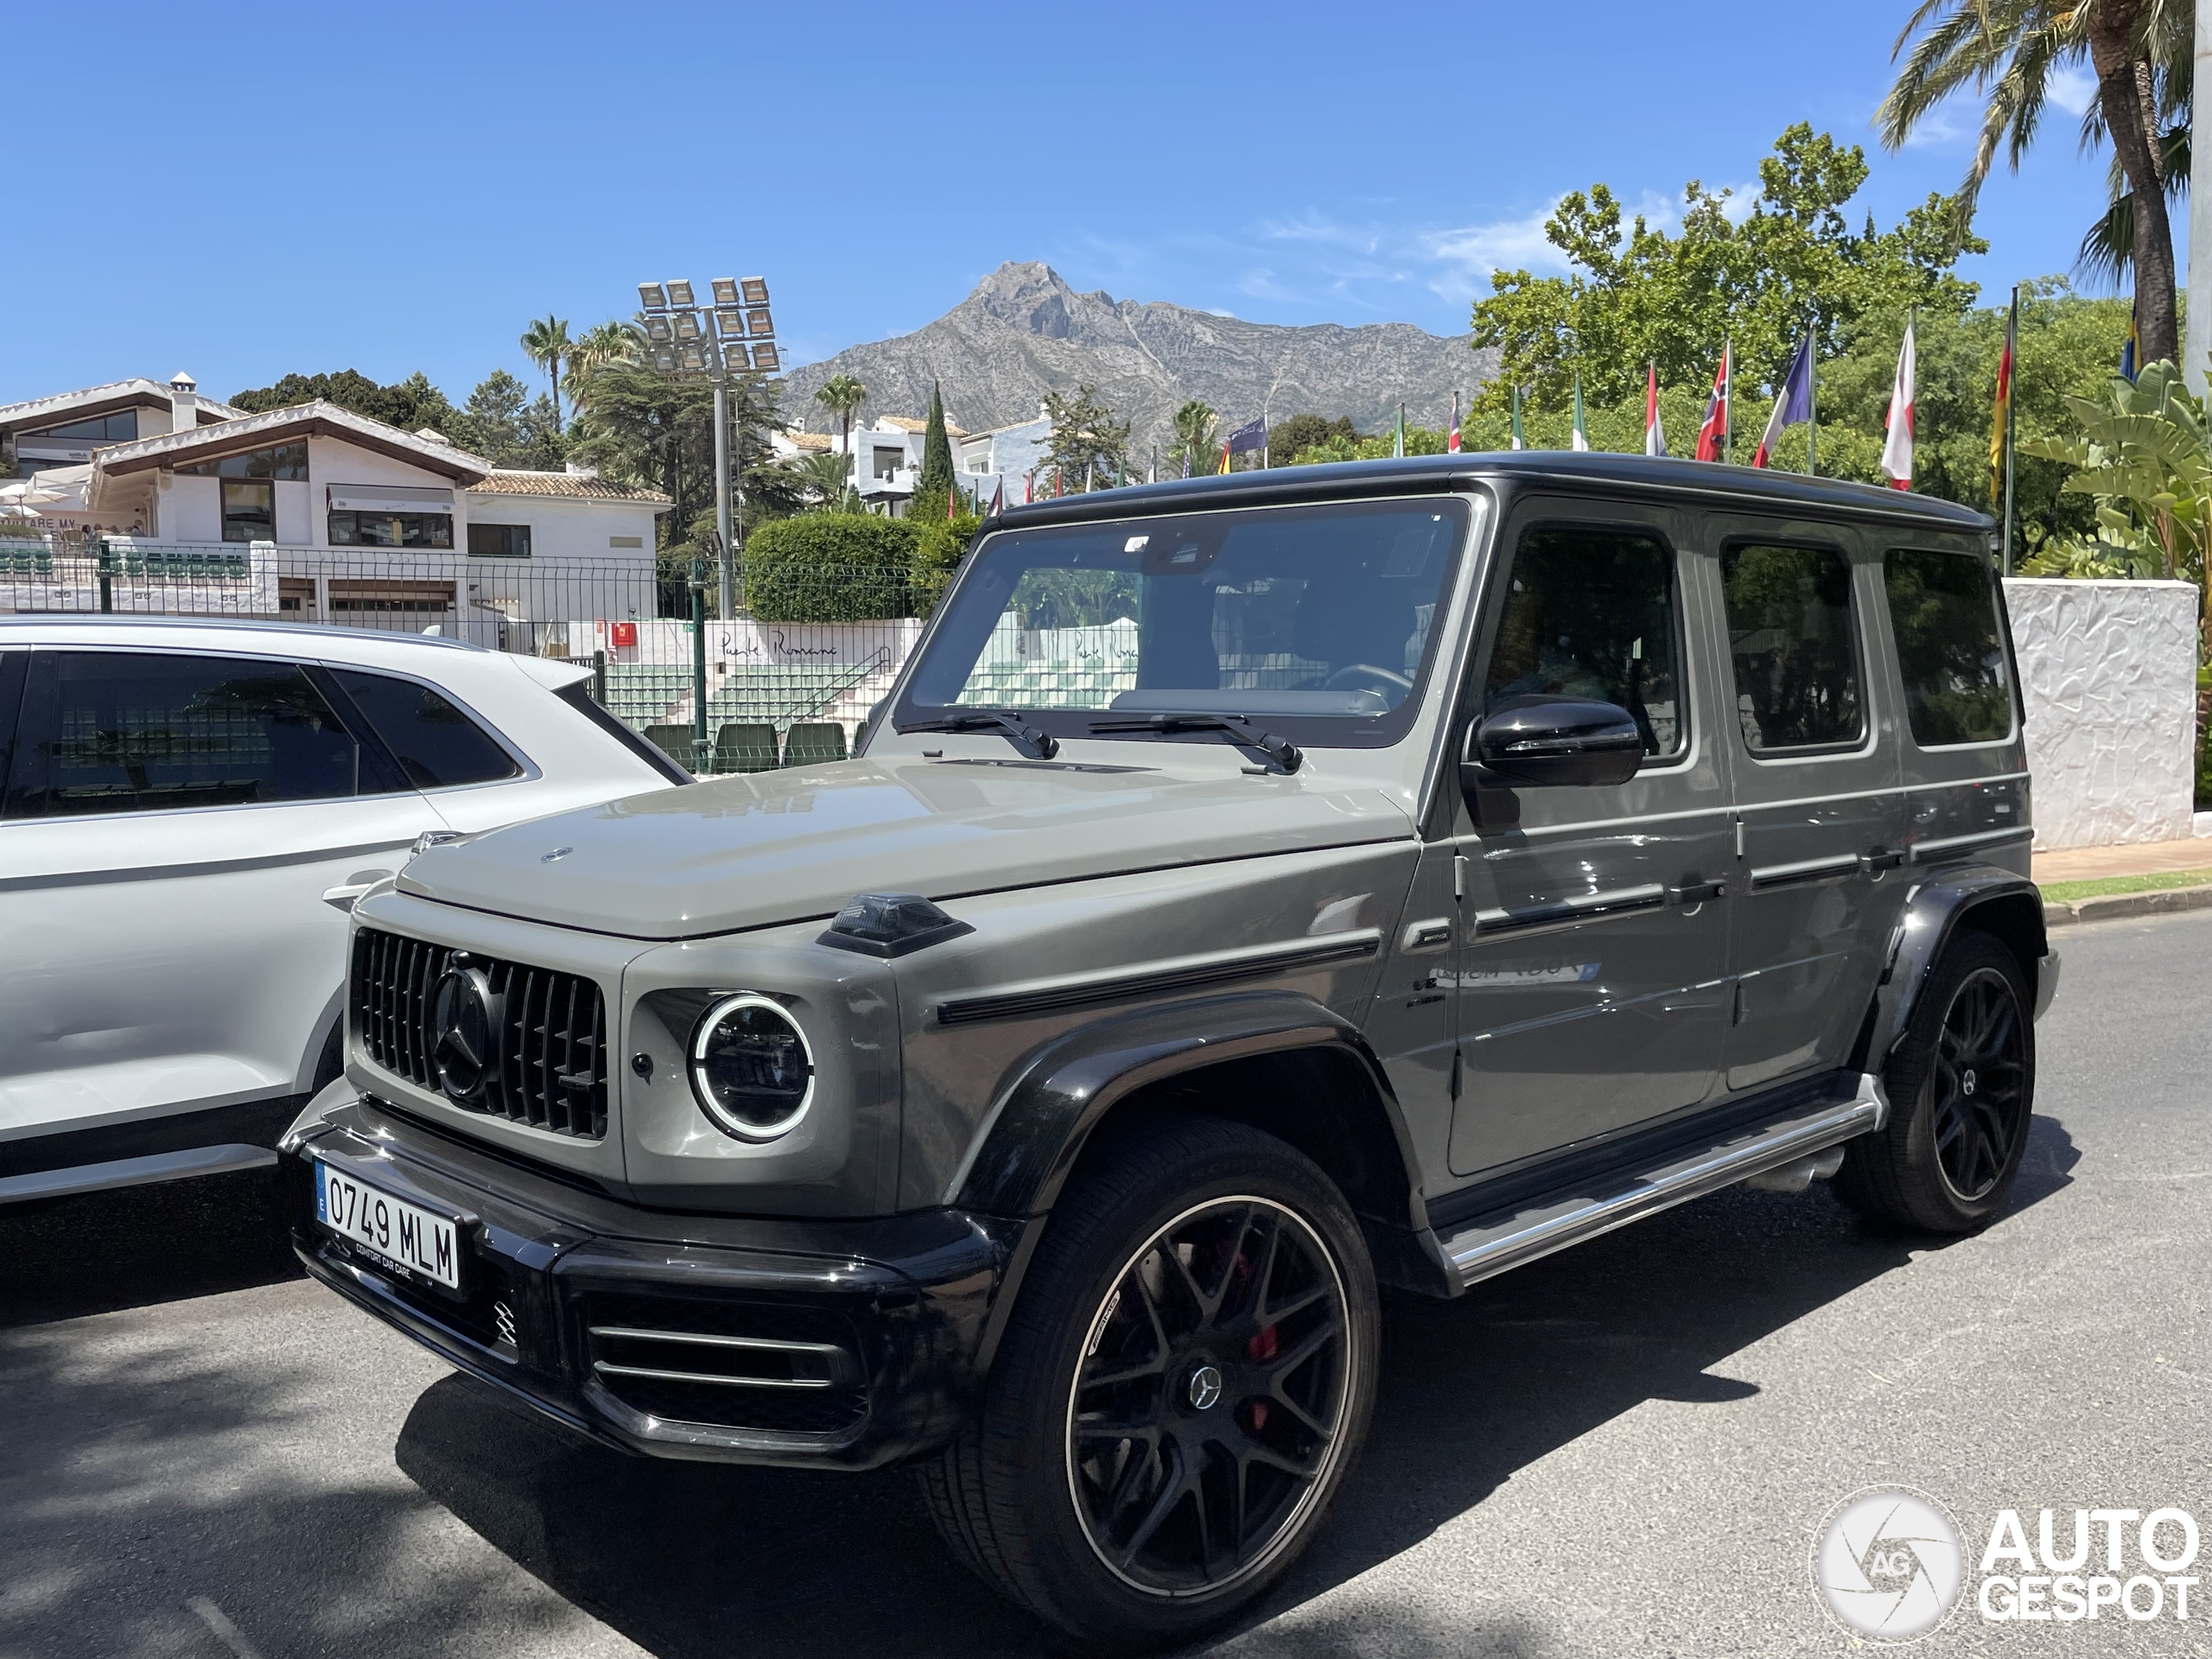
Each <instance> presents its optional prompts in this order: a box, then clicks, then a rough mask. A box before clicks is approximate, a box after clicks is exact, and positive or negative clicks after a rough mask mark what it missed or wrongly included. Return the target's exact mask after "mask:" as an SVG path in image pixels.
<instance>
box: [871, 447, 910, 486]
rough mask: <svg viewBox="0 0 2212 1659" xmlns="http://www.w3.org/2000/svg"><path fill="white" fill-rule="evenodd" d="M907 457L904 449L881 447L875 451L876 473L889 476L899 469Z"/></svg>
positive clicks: (879, 475)
mask: <svg viewBox="0 0 2212 1659" xmlns="http://www.w3.org/2000/svg"><path fill="white" fill-rule="evenodd" d="M905 459H906V451H905V450H904V449H879V450H877V451H876V452H875V475H876V476H877V477H878V478H885V479H887V478H889V477H890V476H891V475H892V474H893V473H895V472H897V471H898V470H899V462H900V461H904V460H905Z"/></svg>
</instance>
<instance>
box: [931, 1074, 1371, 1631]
mask: <svg viewBox="0 0 2212 1659" xmlns="http://www.w3.org/2000/svg"><path fill="white" fill-rule="evenodd" d="M1041 1226H1042V1227H1043V1233H1042V1236H1041V1237H1040V1239H1039V1243H1038V1246H1037V1250H1036V1254H1035V1255H1034V1256H1033V1258H1032V1260H1031V1262H1030V1265H1029V1269H1028V1272H1027V1274H1026V1275H1025V1276H1024V1278H1023V1280H1022V1281H1021V1285H1020V1290H1019V1291H1018V1292H1017V1293H1016V1296H1015V1300H1014V1306H1013V1308H1012V1310H1011V1312H1010V1313H1007V1319H1006V1328H1005V1335H1004V1336H1003V1337H1002V1338H1001V1340H1000V1344H999V1349H998V1354H997V1357H996V1358H995V1361H994V1362H993V1363H992V1366H991V1373H990V1376H989V1378H988V1382H987V1383H986V1387H985V1391H984V1395H983V1398H982V1402H980V1409H979V1410H978V1411H977V1412H976V1414H974V1416H972V1417H971V1418H970V1419H969V1421H967V1422H966V1423H965V1424H964V1425H963V1427H962V1428H961V1430H960V1431H959V1432H958V1433H957V1435H956V1436H955V1438H954V1440H953V1441H952V1443H951V1444H950V1446H947V1447H946V1448H945V1449H944V1452H943V1454H942V1455H941V1456H939V1457H938V1458H935V1459H929V1460H926V1461H925V1462H923V1463H922V1464H921V1465H919V1466H918V1470H917V1473H918V1476H919V1478H920V1481H921V1485H922V1491H923V1494H924V1496H925V1499H926V1500H927V1502H928V1504H929V1509H930V1514H931V1518H932V1519H933V1520H935V1521H936V1522H937V1525H938V1531H939V1533H940V1534H941V1535H943V1536H944V1541H945V1542H946V1543H948V1544H949V1545H950V1546H951V1548H952V1549H953V1551H954V1552H955V1554H957V1555H958V1556H959V1557H960V1559H961V1560H963V1561H964V1562H966V1563H967V1565H968V1566H969V1567H971V1568H973V1569H974V1570H975V1571H976V1573H978V1574H979V1575H981V1576H982V1578H983V1579H984V1580H986V1581H987V1582H988V1583H989V1584H991V1585H992V1586H995V1588H996V1589H998V1590H999V1591H1001V1592H1002V1593H1004V1594H1005V1595H1006V1596H1007V1597H1008V1598H1009V1599H1012V1600H1013V1601H1014V1602H1016V1603H1017V1604H1019V1605H1021V1606H1022V1607H1025V1608H1027V1610H1028V1611H1031V1612H1033V1613H1034V1614H1036V1615H1037V1616H1038V1617H1039V1618H1044V1619H1047V1620H1049V1621H1051V1622H1052V1624H1057V1625H1058V1627H1059V1628H1060V1629H1061V1630H1063V1631H1065V1632H1066V1633H1067V1634H1068V1635H1070V1636H1071V1637H1075V1638H1076V1639H1077V1641H1078V1642H1080V1643H1084V1645H1085V1646H1086V1647H1087V1648H1094V1649H1111V1650H1114V1651H1116V1652H1128V1651H1136V1650H1141V1649H1152V1648H1157V1647H1162V1646H1169V1645H1173V1644H1174V1643H1180V1642H1187V1641H1189V1640H1191V1639H1192V1638H1193V1637H1196V1636H1198V1634H1200V1633H1201V1632H1203V1631H1205V1630H1209V1629H1211V1628H1213V1627H1215V1626H1217V1625H1219V1624H1222V1623H1224V1621H1226V1620H1228V1619H1230V1618H1235V1617H1236V1615H1237V1613H1238V1612H1239V1611H1241V1610H1243V1609H1247V1608H1249V1607H1250V1606H1251V1605H1252V1604H1253V1603H1254V1602H1255V1600H1257V1599H1259V1598H1260V1597H1262V1596H1264V1595H1265V1594H1266V1593H1267V1592H1268V1589H1269V1587H1270V1586H1273V1585H1274V1584H1277V1583H1279V1582H1280V1581H1281V1579H1282V1577H1283V1575H1284V1574H1285V1573H1288V1572H1289V1571H1290V1569H1291V1567H1292V1564H1293V1563H1294V1562H1295V1561H1296V1560H1297V1559H1298V1556H1299V1554H1300V1551H1301V1550H1302V1549H1304V1548H1305V1547H1306V1544H1307V1543H1309V1542H1310V1541H1312V1540H1313V1536H1314V1535H1315V1534H1316V1533H1318V1532H1319V1530H1320V1529H1321V1528H1322V1526H1323V1525H1324V1524H1325V1522H1326V1521H1327V1518H1328V1515H1329V1511H1330V1510H1331V1509H1332V1506H1333V1505H1334V1503H1335V1502H1336V1500H1337V1498H1338V1497H1339V1496H1340V1495H1341V1494H1342V1493H1343V1491H1344V1486H1345V1483H1346V1482H1347V1480H1348V1479H1349V1478H1350V1477H1351V1469H1352V1466H1353V1465H1354V1464H1355V1463H1356V1461H1357V1459H1358V1455H1359V1448H1360V1446H1361V1443H1362V1442H1363V1440H1365V1439H1366V1436H1367V1426H1368V1422H1369V1420H1370V1417H1371V1416H1372V1415H1373V1414H1374V1408H1375V1392H1376V1371H1377V1358H1378V1356H1379V1354H1380V1352H1381V1348H1382V1329H1381V1315H1382V1310H1381V1306H1380V1304H1379V1302H1378V1301H1377V1300H1376V1287H1375V1269H1374V1267H1373V1265H1372V1263H1371V1262H1370V1260H1369V1258H1368V1254H1367V1243H1366V1238H1365V1236H1364V1235H1363V1232H1362V1230H1361V1227H1360V1223H1359V1220H1358V1218H1357V1217H1355V1216H1354V1215H1353V1214H1352V1211H1351V1206H1350V1205H1347V1204H1346V1203H1345V1201H1344V1194H1343V1193H1342V1192H1339V1191H1338V1188H1337V1186H1336V1185H1335V1184H1334V1183H1333V1182H1332V1181H1331V1180H1330V1179H1329V1177H1328V1176H1327V1174H1326V1173H1324V1172H1323V1171H1322V1170H1321V1169H1320V1168H1319V1166H1317V1165H1316V1164H1315V1163H1314V1161H1313V1160H1312V1159H1310V1158H1308V1157H1307V1156H1306V1154H1303V1153H1301V1152H1300V1151H1298V1150H1297V1149H1296V1148H1294V1147H1290V1146H1288V1145H1287V1144H1285V1143H1284V1142H1283V1141H1280V1140H1278V1139H1276V1138H1275V1137H1274V1135H1268V1134H1267V1133H1266V1132H1265V1131H1263V1130H1261V1129H1258V1128H1253V1127H1251V1126H1249V1125H1247V1124H1243V1123H1235V1122H1227V1121H1224V1120H1223V1119H1220V1118H1214V1117H1208V1116H1201V1115H1198V1114H1195V1113H1192V1114H1188V1115H1185V1114H1173V1115H1170V1114H1167V1113H1164V1112H1142V1113H1133V1114H1131V1115H1130V1116H1129V1117H1128V1119H1127V1120H1125V1121H1124V1122H1121V1123H1119V1124H1109V1126H1108V1128H1106V1129H1105V1130H1103V1131H1102V1133H1101V1134H1100V1135H1099V1136H1098V1137H1097V1139H1096V1144H1094V1145H1093V1146H1092V1147H1088V1148H1086V1149H1085V1151H1084V1155H1083V1160H1082V1162H1081V1164H1080V1165H1079V1166H1077V1171H1076V1173H1075V1174H1074V1175H1073V1176H1071V1178H1070V1179H1069V1181H1068V1183H1067V1185H1066V1186H1065V1189H1064V1190H1063V1191H1062V1192H1061V1193H1060V1195H1059V1197H1058V1201H1057V1202H1055V1203H1054V1204H1053V1205H1052V1209H1051V1211H1050V1212H1049V1214H1048V1215H1047V1216H1046V1217H1045V1218H1044V1220H1043V1221H1042V1223H1041Z"/></svg>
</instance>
